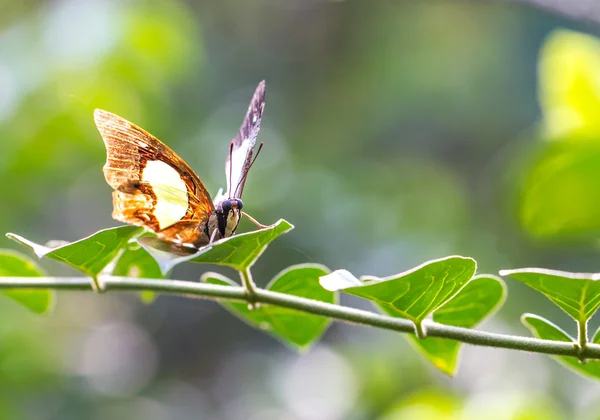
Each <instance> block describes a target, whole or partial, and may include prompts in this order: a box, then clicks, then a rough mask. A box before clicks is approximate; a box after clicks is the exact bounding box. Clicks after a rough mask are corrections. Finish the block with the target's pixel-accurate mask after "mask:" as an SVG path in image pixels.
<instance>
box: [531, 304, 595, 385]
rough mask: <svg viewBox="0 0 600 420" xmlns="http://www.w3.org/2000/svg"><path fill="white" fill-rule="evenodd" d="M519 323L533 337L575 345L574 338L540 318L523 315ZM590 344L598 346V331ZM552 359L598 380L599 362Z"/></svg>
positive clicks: (557, 357) (559, 357) (572, 358)
mask: <svg viewBox="0 0 600 420" xmlns="http://www.w3.org/2000/svg"><path fill="white" fill-rule="evenodd" d="M521 322H522V323H523V324H524V325H525V326H526V327H527V328H529V330H530V331H531V333H532V334H533V336H534V337H537V338H541V339H543V340H552V341H567V342H572V343H573V345H576V340H575V339H574V338H572V337H571V336H569V334H567V333H566V332H564V331H563V330H562V329H561V328H559V327H558V326H556V325H554V324H553V323H552V322H550V321H548V320H547V319H545V318H542V317H541V316H538V315H534V314H523V316H522V317H521ZM592 343H594V344H600V329H599V330H598V331H596V334H595V335H594V338H593V339H592ZM552 358H553V359H554V360H556V361H557V362H559V363H560V364H562V365H564V366H566V367H567V368H569V369H571V370H573V371H575V372H577V373H580V374H583V375H585V376H589V377H592V378H595V379H600V361H598V360H589V361H588V362H587V363H580V362H579V360H578V359H577V358H576V357H568V356H552Z"/></svg>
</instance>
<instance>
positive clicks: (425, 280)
mask: <svg viewBox="0 0 600 420" xmlns="http://www.w3.org/2000/svg"><path fill="white" fill-rule="evenodd" d="M476 269H477V264H476V262H475V260H473V259H472V258H466V257H460V256H451V257H446V258H441V259H438V260H432V261H428V262H426V263H424V264H421V265H420V266H418V267H415V268H413V269H411V270H408V271H405V272H404V273H400V274H395V275H392V276H389V277H385V278H377V277H372V276H364V277H361V279H360V280H358V279H356V278H355V277H354V276H353V275H352V274H350V273H349V272H348V271H345V270H338V271H335V272H333V273H331V274H329V275H327V276H324V277H322V278H321V286H323V287H324V288H325V289H327V290H330V291H336V290H341V291H343V292H344V293H348V294H351V295H355V296H359V297H362V298H365V299H368V300H371V301H373V302H375V303H376V304H377V306H379V307H380V308H381V309H382V310H383V311H385V312H387V313H389V314H391V315H394V316H401V317H403V318H407V319H410V320H412V321H413V322H414V323H415V325H416V327H417V332H419V331H420V326H421V322H422V321H423V320H424V319H425V318H426V317H427V316H428V315H429V314H431V313H432V312H433V311H435V310H436V309H437V308H439V307H440V306H442V305H444V304H445V303H446V302H448V301H449V300H450V299H452V297H453V296H454V295H456V293H457V292H458V291H459V290H460V289H461V288H462V287H463V286H464V285H465V284H467V282H468V281H469V280H471V278H472V277H473V275H474V274H475V270H476ZM421 334H422V332H421Z"/></svg>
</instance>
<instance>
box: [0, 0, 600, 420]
mask: <svg viewBox="0 0 600 420" xmlns="http://www.w3.org/2000/svg"><path fill="white" fill-rule="evenodd" d="M0 10H2V12H1V13H0V189H1V192H2V198H1V205H0V231H2V232H6V231H12V232H17V233H19V234H23V235H24V236H26V237H28V238H31V239H32V240H34V241H37V242H44V241H46V240H48V239H64V240H75V239H78V238H81V237H83V236H86V235H88V234H91V233H93V232H94V231H96V230H98V229H101V228H105V227H109V226H114V225H116V224H117V223H116V222H115V221H113V220H112V219H111V217H110V214H111V210H112V203H111V194H110V192H111V190H110V187H108V185H107V184H106V183H105V181H104V178H103V175H102V165H103V164H104V160H105V150H104V146H103V143H102V141H101V138H100V136H99V134H98V132H97V131H96V128H95V126H94V123H93V118H92V113H93V110H94V108H104V109H106V110H109V111H112V112H114V113H117V114H119V115H121V116H123V117H125V118H127V119H129V120H131V121H134V122H136V123H138V124H139V125H141V126H142V127H144V128H146V129H147V130H148V131H150V132H151V133H153V134H154V135H156V136H157V137H159V138H160V139H162V140H163V141H165V142H166V143H167V144H169V145H170V146H172V147H173V148H174V150H176V151H177V152H178V153H179V154H180V155H181V156H182V157H183V158H184V159H185V160H186V161H187V162H188V163H189V164H190V166H192V167H193V168H194V169H195V170H196V172H197V173H198V175H199V176H200V177H201V178H202V180H203V182H204V183H205V184H206V186H207V187H208V188H209V190H210V191H211V192H216V190H217V189H218V188H219V187H221V186H224V179H225V177H224V170H223V169H224V159H225V156H226V152H227V147H228V143H229V140H230V139H231V137H232V136H233V135H234V134H235V132H236V130H237V129H238V127H239V124H240V123H241V119H242V117H243V115H244V112H245V110H246V107H247V104H248V101H249V99H250V96H251V94H252V92H253V90H254V88H255V86H256V84H257V83H258V82H259V81H260V80H262V79H266V81H267V107H266V111H265V118H264V120H263V127H262V130H261V135H260V139H261V140H262V141H264V142H265V148H264V150H263V152H262V153H261V156H260V158H259V159H258V161H257V163H256V165H255V166H254V168H253V170H252V172H251V175H250V177H249V180H248V183H247V188H246V191H245V194H244V202H245V209H246V210H247V211H248V212H249V213H251V214H252V215H253V216H254V217H256V218H258V219H259V220H260V221H262V222H263V223H271V222H274V221H275V220H277V219H279V218H285V219H287V220H289V221H290V222H291V223H293V224H295V226H296V229H295V230H294V231H292V232H291V233H290V234H288V235H286V236H284V237H283V238H282V239H279V240H278V241H277V242H276V243H275V244H274V245H273V246H272V247H271V248H269V250H268V251H267V253H266V254H265V255H264V257H263V258H262V259H261V260H260V261H259V263H258V265H257V267H256V268H255V270H254V272H255V277H256V279H257V281H258V283H260V284H265V283H266V282H267V280H268V279H269V278H271V277H272V276H273V275H274V274H276V273H277V272H278V271H280V270H281V269H283V268H285V267H286V266H288V265H290V264H293V263H299V262H318V263H323V264H325V265H327V266H329V267H330V268H332V269H336V268H346V269H348V270H351V271H352V272H353V273H355V274H357V275H362V274H372V275H378V276H385V275H389V274H392V273H396V272H400V271H403V270H405V269H408V268H410V267H412V266H414V265H417V264H420V263H421V262H423V261H425V260H427V259H431V258H438V257H442V256H445V255H450V254H461V255H467V256H472V257H474V258H475V259H476V260H477V261H478V262H479V272H488V273H496V272H497V271H498V270H499V269H501V268H516V267H523V266H542V267H548V268H556V269H566V270H573V271H600V259H599V251H600V242H599V241H598V239H599V238H600V236H599V233H600V41H599V40H598V39H597V38H594V37H593V36H592V35H584V34H582V33H578V32H575V31H586V32H587V33H592V34H593V33H596V34H600V29H599V28H597V27H593V26H590V25H589V24H588V25H585V26H584V25H582V24H577V23H576V22H571V21H566V20H561V19H560V18H559V17H557V16H554V15H550V14H547V13H543V12H541V11H538V10H535V9H531V8H527V7H524V6H523V7H519V6H515V5H509V4H505V3H502V2H500V3H494V2H484V1H481V2H474V1H450V0H447V1H443V0H438V1H420V2H419V1H412V2H410V1H385V0H380V1H369V2H367V1H358V0H352V1H350V0H349V1H345V2H334V1H324V0H261V1H256V2H247V1H242V0H226V1H220V2H208V1H205V2H200V1H198V2H193V1H175V0H165V1H142V0H129V1H123V2H121V1H117V0H113V1H106V0H62V1H38V0H27V1H22V2H14V1H10V0H0ZM567 30H568V31H567ZM251 228H252V226H251V225H250V224H249V223H247V222H244V224H243V226H242V229H246V230H247V229H251ZM0 247H4V248H13V249H14V248H16V245H15V244H13V243H11V242H9V241H8V240H7V239H0ZM43 265H44V266H45V268H46V269H47V271H48V272H50V273H52V274H54V275H58V274H67V275H75V273H73V272H71V271H69V270H68V269H65V268H64V267H62V266H60V265H58V264H53V263H49V262H44V263H43ZM210 268H211V269H212V267H210ZM206 269H207V268H206V267H203V266H196V265H194V266H192V265H188V266H185V267H180V268H178V269H177V270H176V271H175V273H174V276H173V277H175V278H182V279H197V278H199V276H200V274H201V273H202V272H204V271H205V270H206ZM228 274H231V273H228ZM507 283H508V286H509V299H508V302H507V304H506V305H505V307H504V308H503V309H502V311H501V312H500V314H499V315H498V316H497V317H496V318H495V319H494V320H492V321H491V322H487V323H486V324H485V325H484V328H485V329H487V330H492V331H497V332H508V333H515V334H521V335H527V334H528V332H527V330H526V329H525V328H524V327H523V326H521V324H520V323H519V316H520V315H521V314H522V313H523V312H534V313H538V314H540V315H543V316H545V317H548V318H550V319H552V320H554V321H556V323H558V324H559V325H561V326H562V327H563V328H565V329H566V330H567V331H568V332H571V333H573V334H574V329H575V328H574V327H575V325H574V323H573V322H572V321H570V320H569V319H567V317H566V315H563V314H561V313H559V312H557V310H556V309H554V308H553V307H552V305H551V304H550V303H548V302H547V301H546V300H544V298H542V297H540V295H538V294H536V293H534V292H533V291H530V290H529V289H527V288H526V287H524V286H522V285H519V284H517V283H516V282H513V281H511V280H510V279H508V280H507ZM343 303H345V304H350V305H354V306H358V307H361V308H365V309H369V308H370V305H368V304H366V303H365V302H360V301H358V300H355V299H349V298H347V297H344V299H343ZM0 319H2V321H1V322H0V418H2V419H4V418H6V419H21V418H23V419H83V418H85V419H107V418H117V419H120V418H135V419H138V418H139V419H149V420H154V419H157V420H158V419H188V418H202V419H204V418H206V419H219V420H220V419H222V420H230V419H252V420H258V419H260V420H271V419H284V420H338V419H351V420H362V419H383V420H397V419H481V418H490V419H498V420H500V419H502V420H504V419H523V420H525V419H527V420H535V419H561V418H581V419H600V386H599V385H598V384H597V383H595V382H592V381H591V380H588V379H582V378H580V377H578V376H576V374H574V373H572V372H570V371H567V370H565V369H563V368H561V367H559V366H557V365H555V364H554V363H553V362H552V361H551V360H550V359H548V358H545V357H543V356H540V355H531V354H527V353H517V352H509V351H504V350H493V349H485V348H473V347H470V348H466V349H464V352H463V356H462V364H461V369H460V370H459V373H458V375H457V376H456V377H455V378H453V379H449V378H447V377H445V376H444V375H443V374H441V373H439V372H437V371H436V370H435V369H434V368H433V367H431V366H430V365H428V364H427V362H425V361H424V360H422V359H421V358H420V357H419V356H418V355H417V354H416V353H414V352H413V351H412V350H411V348H410V347H409V346H408V344H407V343H406V342H405V341H404V339H403V337H402V336H400V335H398V334H393V333H390V332H381V331H375V330H367V329H363V328H359V327H350V326H345V325H334V326H333V327H332V328H331V329H330V330H329V331H328V332H327V334H326V335H325V337H324V339H323V341H322V342H321V343H320V344H318V345H316V346H315V347H314V348H313V349H312V350H311V351H310V352H309V353H307V354H304V355H298V354H296V353H294V352H292V351H291V350H288V349H286V348H285V347H284V346H283V345H281V344H279V343H277V342H275V340H273V339H272V338H270V337H268V336H265V335H263V334H261V333H260V332H257V331H254V330H252V329H250V328H249V327H247V326H246V325H244V324H242V323H241V322H240V321H238V320H237V319H234V318H233V317H232V316H231V315H229V314H228V313H226V312H225V311H224V310H223V309H221V308H220V307H219V306H218V305H216V304H214V303H210V302H203V301H196V300H186V299H181V298H175V297H164V296H163V297H160V298H159V299H158V300H157V301H156V302H154V303H153V304H152V305H149V306H148V305H144V304H142V303H141V302H140V301H139V299H138V298H137V296H135V295H133V294H132V295H116V294H109V295H101V296H98V295H93V294H91V293H61V294H60V295H59V299H58V304H57V307H56V310H55V312H54V314H53V315H51V316H48V317H40V316H36V315H33V314H30V313H28V312H27V311H26V310H25V309H23V308H22V307H20V306H18V305H17V304H16V303H14V302H12V301H10V300H8V299H6V298H3V297H1V301H0ZM597 325H598V322H595V323H594V322H593V325H592V327H594V328H595V327H597Z"/></svg>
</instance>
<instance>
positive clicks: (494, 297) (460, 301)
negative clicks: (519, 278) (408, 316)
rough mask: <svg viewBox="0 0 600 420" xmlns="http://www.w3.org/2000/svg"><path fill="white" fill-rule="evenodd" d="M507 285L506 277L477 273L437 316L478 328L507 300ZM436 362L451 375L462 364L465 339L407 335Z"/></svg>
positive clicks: (437, 319) (443, 321)
mask: <svg viewBox="0 0 600 420" xmlns="http://www.w3.org/2000/svg"><path fill="white" fill-rule="evenodd" d="M505 298H506V286H505V285H504V282H503V281H502V279H500V278H497V277H495V276H491V275H480V276H476V277H474V278H473V279H472V280H471V281H470V282H468V283H467V285H466V286H465V287H463V288H462V289H461V290H460V291H459V292H458V294H457V295H456V296H454V297H453V298H452V299H451V300H450V301H449V302H448V303H446V304H445V305H444V306H442V307H441V308H439V309H437V310H436V311H435V312H434V313H433V320H434V321H435V322H438V323H440V324H445V325H453V326H455V327H463V328H474V327H475V326H476V325H477V324H479V323H481V322H482V321H483V320H484V319H485V318H487V317H489V316H491V315H492V314H493V313H494V312H495V311H496V310H497V309H498V308H499V307H500V306H501V305H502V303H503V302H504V300H505ZM406 337H407V338H408V339H409V340H410V341H411V342H412V343H413V344H414V345H415V347H416V348H417V350H418V351H419V352H420V353H422V354H423V355H424V356H425V357H426V358H427V359H428V360H429V361H430V362H431V363H432V364H433V365H434V366H436V367H437V368H438V369H440V370H441V371H442V372H444V373H446V374H448V375H454V374H455V373H456V369H457V367H458V356H459V351H460V347H461V343H459V342H458V341H454V340H446V339H441V338H436V337H427V338H426V339H424V340H419V339H418V338H417V337H416V336H414V335H407V336H406Z"/></svg>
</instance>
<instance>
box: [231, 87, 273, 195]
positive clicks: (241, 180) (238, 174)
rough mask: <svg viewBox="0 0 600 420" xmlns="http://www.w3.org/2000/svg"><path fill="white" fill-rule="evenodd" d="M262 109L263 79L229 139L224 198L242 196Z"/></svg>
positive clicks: (263, 98) (263, 105) (263, 100)
mask: <svg viewBox="0 0 600 420" xmlns="http://www.w3.org/2000/svg"><path fill="white" fill-rule="evenodd" d="M264 109H265V81H264V80H263V81H262V82H260V83H259V84H258V87H257V88H256V91H255V92H254V96H252V100H251V101H250V105H249V106H248V112H247V113H246V116H245V117H244V121H243V122H242V126H241V127H240V130H239V131H238V133H237V135H236V136H235V137H234V139H233V140H232V141H231V146H230V147H231V152H230V153H229V154H228V155H227V161H226V163H225V174H226V176H227V193H226V194H225V198H241V197H242V192H243V190H244V184H245V183H246V176H247V175H248V170H249V169H250V166H251V164H252V157H253V154H254V146H255V145H256V138H257V137H258V131H259V130H260V122H261V120H262V115H263V111H264Z"/></svg>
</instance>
